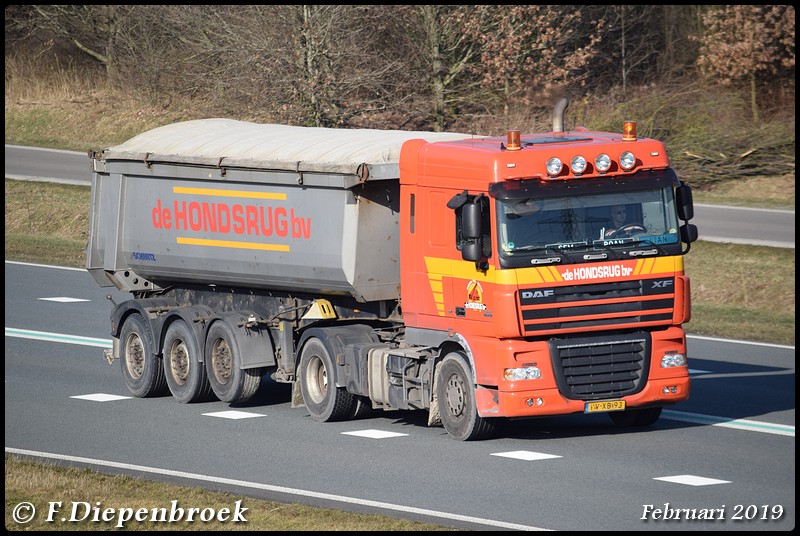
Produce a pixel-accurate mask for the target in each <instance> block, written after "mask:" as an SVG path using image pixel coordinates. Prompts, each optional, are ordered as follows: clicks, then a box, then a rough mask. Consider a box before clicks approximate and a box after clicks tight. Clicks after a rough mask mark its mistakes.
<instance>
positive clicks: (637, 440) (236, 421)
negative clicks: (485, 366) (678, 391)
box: [4, 262, 795, 531]
mask: <svg viewBox="0 0 800 536" xmlns="http://www.w3.org/2000/svg"><path fill="white" fill-rule="evenodd" d="M107 293H109V289H107V288H105V289H104V288H100V287H98V285H97V284H96V283H95V281H94V280H93V279H92V278H91V277H90V276H89V275H88V274H87V273H86V272H85V271H83V270H65V269H57V268H54V267H41V266H31V265H24V264H16V263H9V262H7V263H6V265H5V323H6V338H5V374H6V377H5V393H4V398H5V404H4V411H5V446H6V453H7V454H8V453H15V454H20V455H23V456H30V457H33V458H37V459H46V460H50V461H53V462H56V463H62V464H68V465H72V466H80V467H93V468H96V469H99V470H101V471H106V472H109V473H113V474H130V475H137V476H144V477H146V478H149V479H154V480H162V481H168V482H176V483H182V484H189V485H194V486H205V487H208V488H210V489H219V490H225V491H229V492H231V493H233V494H234V495H235V496H236V497H240V498H242V500H244V502H245V506H247V504H248V503H247V499H248V498H250V497H259V498H267V499H273V500H278V501H288V502H299V503H304V504H311V505H316V506H327V507H334V508H339V509H343V510H350V511H357V512H371V513H382V514H385V515H390V516H399V517H403V518H409V519H414V520H420V521H428V522H434V523H437V524H440V525H445V526H451V527H455V528H460V529H469V530H535V529H553V530H580V531H595V530H598V531H600V530H602V531H606V530H673V531H674V530H789V529H791V528H793V527H794V522H795V477H794V474H795V439H794V438H795V427H794V422H795V370H794V366H795V351H794V348H793V347H782V346H772V345H761V344H751V343H742V342H736V341H722V340H708V339H701V338H691V339H690V340H689V363H690V369H691V371H692V382H693V387H692V396H691V398H690V400H689V401H687V402H684V403H682V404H679V405H677V406H674V407H673V408H671V409H669V410H666V411H665V414H664V416H663V417H662V419H661V420H660V421H659V422H657V423H656V425H655V426H654V427H652V428H650V429H647V430H628V431H624V430H619V429H616V428H614V427H613V426H612V425H611V421H610V420H608V419H607V416H605V415H594V416H583V415H576V416H565V417H551V418H543V419H539V420H529V421H516V422H512V423H508V424H506V425H505V426H504V427H503V428H502V430H501V433H500V435H499V436H498V437H497V438H495V439H492V440H488V441H480V442H459V441H455V440H453V439H451V438H450V437H449V436H448V435H447V434H446V433H445V432H444V430H443V429H442V428H429V427H427V426H426V420H425V415H424V413H422V412H400V411H395V412H386V413H382V414H379V415H378V416H375V417H373V418H368V419H362V420H356V421H347V422H341V423H318V422H315V421H313V420H312V419H311V418H310V417H309V416H308V414H307V413H306V411H305V410H304V409H299V408H294V409H293V408H291V407H290V406H291V405H290V392H289V389H288V387H287V386H286V385H283V384H275V383H273V382H271V381H269V380H268V379H265V380H264V381H263V382H262V386H261V389H260V391H259V393H258V395H257V396H256V398H255V399H254V400H253V401H251V402H250V403H248V404H244V405H229V404H226V403H223V402H219V401H216V402H208V403H201V404H179V403H177V402H175V401H174V400H173V399H172V398H171V397H161V398H152V399H138V398H132V397H130V394H129V393H128V391H127V390H126V388H125V384H124V382H123V379H122V376H121V372H120V365H119V362H114V363H113V364H108V363H106V362H105V361H104V360H103V358H102V348H103V347H107V346H108V345H109V344H110V340H109V335H108V333H109V313H110V311H111V303H110V302H109V301H107V300H106V298H105V295H106V294H107ZM110 294H112V296H113V297H114V299H116V300H120V299H125V296H124V295H121V294H120V293H118V292H116V291H115V290H114V289H111V291H110ZM180 499H181V498H180V497H176V500H179V501H180ZM53 500H71V501H86V500H90V499H88V498H87V497H83V496H82V495H81V494H80V490H76V492H75V493H74V494H73V496H71V497H67V498H64V497H54V498H53ZM648 505H652V508H653V509H660V510H664V511H665V506H664V505H669V506H668V507H666V508H668V509H676V508H684V509H695V510H701V509H707V510H710V509H714V510H718V511H720V512H721V513H720V514H719V515H720V516H722V517H723V519H716V520H713V521H699V520H694V521H682V522H676V521H674V520H673V521H669V520H664V519H656V518H654V517H653V515H654V514H653V512H652V511H649V510H648V508H650V506H648ZM38 506H39V508H40V510H41V508H44V507H46V505H38ZM165 506H169V505H165ZM182 506H184V507H198V508H200V507H203V505H193V504H185V503H184V504H183V505H182ZM762 508H766V510H765V511H766V513H762ZM779 510H780V511H781V513H780V515H779V516H778V514H777V512H778V511H779ZM746 512H749V514H747V515H756V517H757V518H756V519H744V518H743V519H741V520H738V521H737V520H735V519H734V516H736V515H737V514H741V515H742V516H743V515H745V513H746ZM753 512H756V513H755V514H754V513H753ZM662 515H665V514H662ZM763 516H767V519H761V517H763ZM776 517H777V518H776Z"/></svg>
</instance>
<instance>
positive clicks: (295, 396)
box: [291, 381, 306, 408]
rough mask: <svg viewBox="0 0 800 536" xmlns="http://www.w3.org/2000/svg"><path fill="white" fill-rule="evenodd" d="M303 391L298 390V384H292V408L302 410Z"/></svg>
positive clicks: (303, 402)
mask: <svg viewBox="0 0 800 536" xmlns="http://www.w3.org/2000/svg"><path fill="white" fill-rule="evenodd" d="M305 406H306V403H305V401H304V400H303V391H302V390H301V389H300V382H297V381H295V382H292V405H291V407H292V408H304V407H305Z"/></svg>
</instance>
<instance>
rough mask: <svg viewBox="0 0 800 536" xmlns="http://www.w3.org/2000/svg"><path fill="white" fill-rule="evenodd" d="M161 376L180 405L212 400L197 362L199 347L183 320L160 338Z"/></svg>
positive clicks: (202, 370)
mask: <svg viewBox="0 0 800 536" xmlns="http://www.w3.org/2000/svg"><path fill="white" fill-rule="evenodd" d="M163 355H164V358H163V361H164V375H165V376H166V378H167V385H168V386H169V391H170V392H171V393H172V396H173V397H174V398H175V400H177V401H178V402H180V403H182V404H189V403H191V402H201V401H206V400H209V399H211V398H212V396H213V394H214V393H213V391H212V390H211V384H209V383H208V376H207V375H206V368H205V365H204V364H203V363H202V362H201V361H200V345H199V343H198V341H197V338H196V337H195V334H194V331H192V329H191V328H190V327H189V325H188V324H186V322H185V321H183V320H176V321H174V322H173V323H172V324H170V326H169V327H168V328H167V333H166V335H165V336H164V352H163Z"/></svg>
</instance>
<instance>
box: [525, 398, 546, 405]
mask: <svg viewBox="0 0 800 536" xmlns="http://www.w3.org/2000/svg"><path fill="white" fill-rule="evenodd" d="M525 403H526V404H527V405H528V407H531V406H541V405H542V404H544V400H542V399H541V398H539V397H536V398H529V399H527V400H526V401H525Z"/></svg>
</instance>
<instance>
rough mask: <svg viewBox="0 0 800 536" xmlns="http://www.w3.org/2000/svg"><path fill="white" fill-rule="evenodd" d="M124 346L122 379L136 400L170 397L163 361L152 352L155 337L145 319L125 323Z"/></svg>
mask: <svg viewBox="0 0 800 536" xmlns="http://www.w3.org/2000/svg"><path fill="white" fill-rule="evenodd" d="M119 338H120V341H121V342H122V355H121V356H120V357H121V359H120V363H121V365H122V377H123V378H124V379H125V384H126V385H127V386H128V390H129V391H130V392H131V394H132V395H133V396H136V397H139V398H145V397H151V396H161V395H165V394H167V392H168V391H167V381H166V379H165V378H164V367H163V366H162V365H161V359H159V358H158V356H157V355H155V354H154V353H153V351H152V348H153V334H152V333H151V331H150V326H149V325H148V324H147V322H145V320H144V318H142V315H140V314H139V313H134V314H131V315H130V316H128V318H126V319H125V322H124V324H123V325H122V331H121V332H120V335H119Z"/></svg>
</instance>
